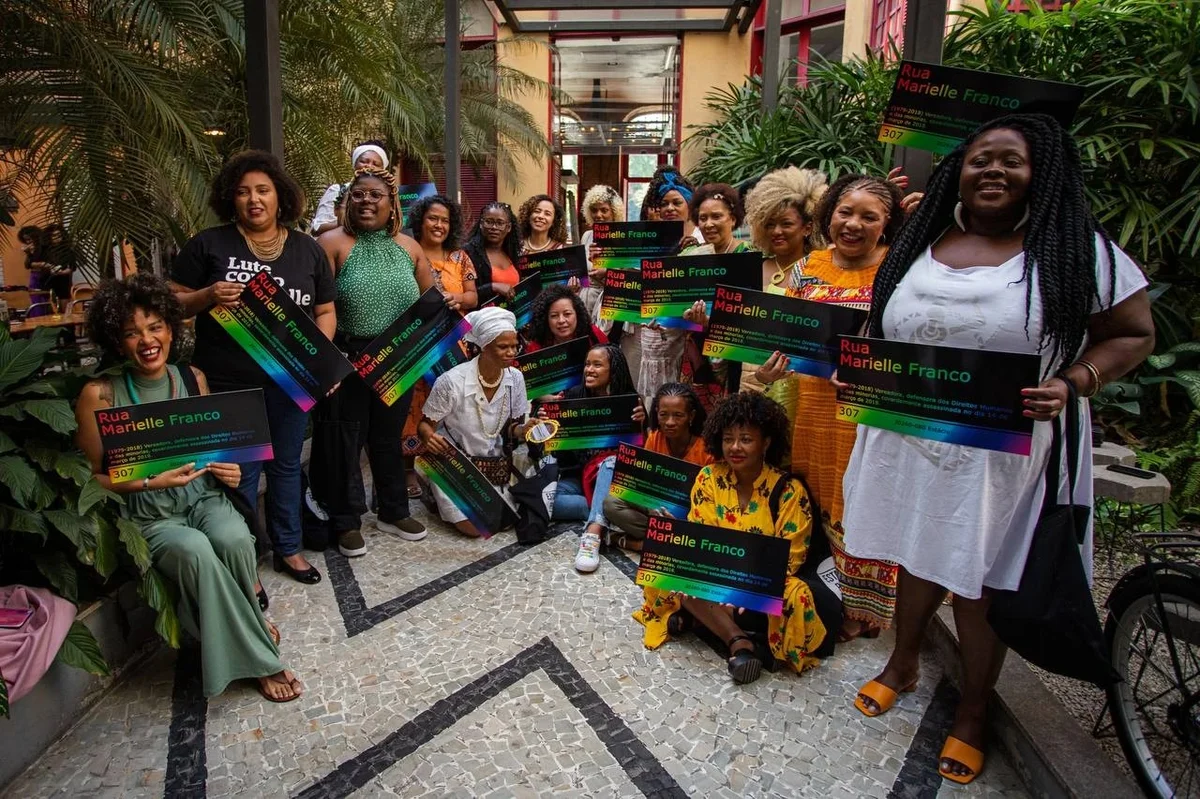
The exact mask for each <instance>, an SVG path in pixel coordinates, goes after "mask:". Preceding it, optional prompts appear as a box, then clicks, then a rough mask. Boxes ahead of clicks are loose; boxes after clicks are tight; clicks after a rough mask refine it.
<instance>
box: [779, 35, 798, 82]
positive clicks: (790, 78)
mask: <svg viewBox="0 0 1200 799" xmlns="http://www.w3.org/2000/svg"><path fill="white" fill-rule="evenodd" d="M799 54H800V34H799V33H789V34H788V35H787V36H784V37H783V38H782V39H780V40H779V65H778V66H777V67H776V69H778V70H779V83H780V85H783V84H785V83H795V82H796V81H798V80H799V79H800V64H799V63H798V62H797V61H796V58H797V56H799Z"/></svg>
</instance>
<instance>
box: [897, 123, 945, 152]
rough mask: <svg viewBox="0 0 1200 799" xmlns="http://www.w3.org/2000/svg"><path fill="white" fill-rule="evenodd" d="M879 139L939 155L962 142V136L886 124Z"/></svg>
mask: <svg viewBox="0 0 1200 799" xmlns="http://www.w3.org/2000/svg"><path fill="white" fill-rule="evenodd" d="M879 141H881V142H885V143H887V144H895V145H897V146H899V147H915V148H916V149H918V150H927V151H929V152H932V153H937V154H938V155H946V154H948V153H950V152H951V151H952V150H954V148H955V147H957V146H958V145H959V144H961V143H962V139H961V138H955V137H953V136H940V135H938V134H936V133H929V132H927V131H923V130H912V129H911V128H901V127H898V126H896V125H884V126H883V127H881V128H880V129H879Z"/></svg>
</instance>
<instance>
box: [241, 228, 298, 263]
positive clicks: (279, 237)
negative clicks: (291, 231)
mask: <svg viewBox="0 0 1200 799" xmlns="http://www.w3.org/2000/svg"><path fill="white" fill-rule="evenodd" d="M237 228H238V232H239V233H241V234H242V238H243V239H245V240H246V246H247V247H249V248H250V252H252V253H254V257H255V258H257V259H258V260H260V261H268V262H270V261H274V260H275V259H276V258H278V257H279V256H280V255H283V248H284V246H285V245H286V244H287V237H288V229H287V228H285V227H284V226H283V225H276V226H275V238H274V239H272V240H271V242H270V243H269V244H265V245H264V244H259V243H258V242H256V241H255V240H254V239H252V238H250V234H249V233H247V232H246V229H245V228H244V227H242V226H241V225H240V224H239V225H238V226H237Z"/></svg>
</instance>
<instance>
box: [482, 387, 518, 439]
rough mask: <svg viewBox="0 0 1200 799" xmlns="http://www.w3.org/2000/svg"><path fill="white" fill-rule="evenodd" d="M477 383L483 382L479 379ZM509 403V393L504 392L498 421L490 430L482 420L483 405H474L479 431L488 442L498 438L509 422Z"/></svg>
mask: <svg viewBox="0 0 1200 799" xmlns="http://www.w3.org/2000/svg"><path fill="white" fill-rule="evenodd" d="M500 376H501V377H502V378H503V376H504V373H503V372H501V373H500ZM479 382H480V383H482V382H483V380H482V379H480V381H479ZM496 385H497V386H498V385H500V381H499V380H497V381H496ZM510 402H511V400H510V398H509V392H505V394H504V399H503V400H501V402H500V413H499V415H498V418H499V420H500V421H499V422H498V423H497V424H496V426H495V427H494V428H493V429H491V430H489V429H488V427H487V422H485V421H484V419H483V405H484V403H482V402H477V403H475V416H476V418H478V419H479V429H480V430H482V431H483V436H484V438H486V439H487V440H488V441H491V440H493V439H495V438H496V437H497V436H499V435H500V432H501V431H502V430H504V425H505V424H507V423H508V422H509V421H510V417H511V415H512V407H511V405H510ZM488 404H491V403H488Z"/></svg>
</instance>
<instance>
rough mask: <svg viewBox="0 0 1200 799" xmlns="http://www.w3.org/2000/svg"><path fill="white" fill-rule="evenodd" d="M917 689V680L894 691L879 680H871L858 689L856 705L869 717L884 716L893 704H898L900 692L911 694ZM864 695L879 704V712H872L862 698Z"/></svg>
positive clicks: (855, 699)
mask: <svg viewBox="0 0 1200 799" xmlns="http://www.w3.org/2000/svg"><path fill="white" fill-rule="evenodd" d="M915 690H917V681H916V680H913V681H912V682H911V683H909V684H908V685H906V686H905V687H904V688H901V689H900V690H899V691H893V690H892V689H891V688H888V687H887V686H886V685H884V684H883V683H881V682H880V681H879V680H871V681H870V682H869V683H867V684H866V685H864V686H863V687H862V688H859V689H858V693H859V696H856V697H854V706H855V707H856V708H858V710H859V712H860V713H862V714H863V715H864V716H867V717H869V718H874V717H876V716H882V715H883V714H884V713H887V712H888V711H889V710H891V709H892V705H894V704H896V700H897V699H899V698H900V694H910V693H912V692H913V691H915ZM864 696H865V697H867V698H868V699H870V700H871V701H872V702H874V703H875V704H877V705H879V712H877V713H876V712H872V710H871V709H870V708H868V707H867V705H866V703H865V702H863V700H862V698H863V697H864Z"/></svg>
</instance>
